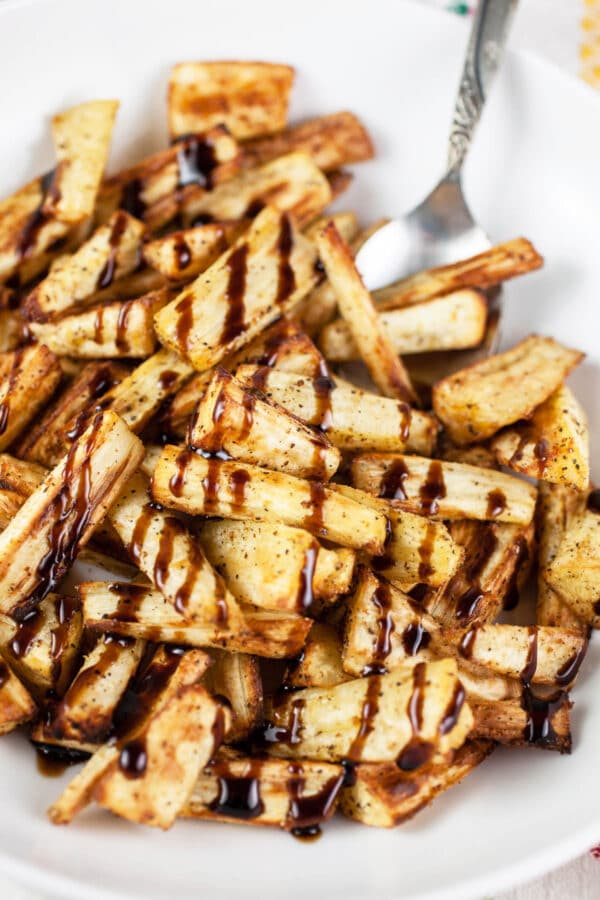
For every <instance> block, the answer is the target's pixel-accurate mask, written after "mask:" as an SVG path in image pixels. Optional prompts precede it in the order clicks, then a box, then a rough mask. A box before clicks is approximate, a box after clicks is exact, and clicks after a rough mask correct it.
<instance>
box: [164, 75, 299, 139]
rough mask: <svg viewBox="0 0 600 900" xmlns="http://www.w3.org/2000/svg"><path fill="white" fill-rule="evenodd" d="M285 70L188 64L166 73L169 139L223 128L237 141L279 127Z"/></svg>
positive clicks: (286, 87)
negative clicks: (213, 128)
mask: <svg viewBox="0 0 600 900" xmlns="http://www.w3.org/2000/svg"><path fill="white" fill-rule="evenodd" d="M293 80H294V70H293V69H292V68H291V66H284V65H280V64H278V63H266V62H221V61H219V62H189V63H179V64H178V65H176V66H173V68H172V69H171V75H170V78H169V130H170V132H171V137H177V136H179V135H185V134H192V133H194V132H197V131H204V130H205V129H206V128H210V127H211V126H212V125H219V124H221V123H223V124H224V125H226V126H227V128H228V129H229V131H231V133H232V134H233V135H235V137H237V138H241V139H244V138H252V137H255V136H257V135H263V134H270V133H271V132H273V131H280V130H281V129H282V128H285V125H286V121H287V108H288V101H289V93H290V90H291V87H292V82H293Z"/></svg>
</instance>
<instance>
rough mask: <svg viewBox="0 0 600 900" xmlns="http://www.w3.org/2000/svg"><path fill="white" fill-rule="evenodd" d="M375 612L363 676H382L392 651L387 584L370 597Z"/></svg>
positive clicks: (391, 629)
mask: <svg viewBox="0 0 600 900" xmlns="http://www.w3.org/2000/svg"><path fill="white" fill-rule="evenodd" d="M371 602H372V603H373V606H374V607H375V608H376V610H377V624H376V631H375V641H374V645H373V654H372V660H371V663H370V664H369V665H368V666H366V668H365V669H363V672H362V674H363V675H383V674H384V673H385V672H386V668H385V661H386V659H387V657H388V656H389V655H390V652H391V649H392V640H391V639H392V634H393V631H394V627H395V626H394V620H393V618H392V614H391V609H392V592H391V590H390V586H389V584H386V583H385V582H382V583H381V584H379V585H378V586H377V588H376V590H375V591H373V595H372V597H371Z"/></svg>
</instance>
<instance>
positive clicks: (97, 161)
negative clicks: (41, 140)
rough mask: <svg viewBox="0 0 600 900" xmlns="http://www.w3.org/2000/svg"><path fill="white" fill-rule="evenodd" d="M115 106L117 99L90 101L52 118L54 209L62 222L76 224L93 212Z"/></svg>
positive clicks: (105, 159) (116, 107)
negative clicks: (55, 164) (55, 172)
mask: <svg viewBox="0 0 600 900" xmlns="http://www.w3.org/2000/svg"><path fill="white" fill-rule="evenodd" d="M118 106H119V104H118V102H117V101H116V100H92V101H91V102H89V103H81V104H80V105H79V106H73V107H72V108H71V109H67V110H66V111H65V112H62V113H59V114H58V115H56V116H54V118H53V119H52V137H53V140H54V145H55V148H56V159H57V162H58V166H57V182H58V183H57V185H56V188H55V190H56V194H57V196H56V197H55V200H54V204H53V207H54V212H55V215H56V218H57V219H59V220H60V221H61V222H68V223H75V224H76V223H78V222H81V221H82V220H84V219H86V218H87V217H88V216H91V214H92V212H93V211H94V203H95V201H96V194H97V192H98V188H99V185H100V180H101V178H102V175H103V174H104V168H105V166H106V161H107V158H108V151H109V148H110V141H111V137H112V130H113V125H114V121H115V116H116V114H117V109H118Z"/></svg>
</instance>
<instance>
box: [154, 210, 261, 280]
mask: <svg viewBox="0 0 600 900" xmlns="http://www.w3.org/2000/svg"><path fill="white" fill-rule="evenodd" d="M243 227H244V226H243V225H241V224H240V223H237V222H231V223H227V222H223V223H217V224H208V225H198V226H197V227H196V228H188V229H186V230H185V231H175V232H173V234H167V235H166V236H165V237H161V238H156V240H153V241H148V243H146V244H145V245H144V251H143V252H144V260H145V261H146V263H147V264H148V265H149V266H151V267H152V268H153V269H156V271H157V272H160V273H161V275H164V276H165V277H166V278H169V279H171V280H172V281H185V280H186V279H190V278H195V277H196V276H197V275H199V274H200V273H201V272H204V270H205V269H208V267H209V266H212V264H213V263H214V262H215V261H216V260H217V259H218V258H219V256H220V255H221V254H222V253H225V251H226V250H227V248H228V247H229V246H230V245H231V244H232V243H233V242H234V241H235V240H236V238H237V237H239V235H240V233H241V232H242V231H243Z"/></svg>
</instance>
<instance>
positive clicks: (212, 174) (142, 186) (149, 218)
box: [95, 125, 241, 228]
mask: <svg viewBox="0 0 600 900" xmlns="http://www.w3.org/2000/svg"><path fill="white" fill-rule="evenodd" d="M240 161H241V156H240V151H239V146H238V143H237V141H236V140H235V138H234V137H233V136H232V135H231V134H230V133H229V131H228V130H227V128H225V126H224V125H216V126H215V127H214V128H210V129H208V130H207V131H203V132H201V133H198V132H196V133H194V134H191V133H190V134H186V135H185V136H183V137H181V138H179V139H178V140H176V141H174V142H173V143H172V144H171V146H170V147H168V148H167V149H166V150H161V151H159V152H158V153H154V154H153V155H152V156H147V157H145V158H144V159H142V160H141V161H140V162H139V163H137V164H136V165H133V166H131V167H130V168H127V169H122V170H121V171H120V172H117V174H116V175H113V176H111V177H110V178H106V179H105V180H104V182H103V183H102V187H101V189H100V192H99V196H98V201H97V203H96V211H95V213H96V214H95V218H96V222H98V223H100V224H103V223H104V222H106V220H107V219H108V218H109V217H110V216H111V215H112V213H113V212H115V210H116V209H118V208H119V207H120V208H122V209H125V210H127V212H129V213H131V215H133V216H135V217H136V218H138V219H141V220H142V221H143V222H146V223H147V224H148V223H152V225H153V227H154V228H156V227H160V226H161V225H165V224H167V223H168V222H169V221H170V220H171V219H172V218H173V217H174V216H176V215H177V213H178V212H179V210H180V208H181V205H182V203H183V202H184V200H186V199H189V197H190V196H199V195H202V194H204V193H205V192H206V191H207V190H210V189H211V188H213V187H214V186H215V185H217V184H221V182H223V181H227V179H228V178H231V177H232V176H233V175H235V174H236V172H238V171H239V168H240Z"/></svg>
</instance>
